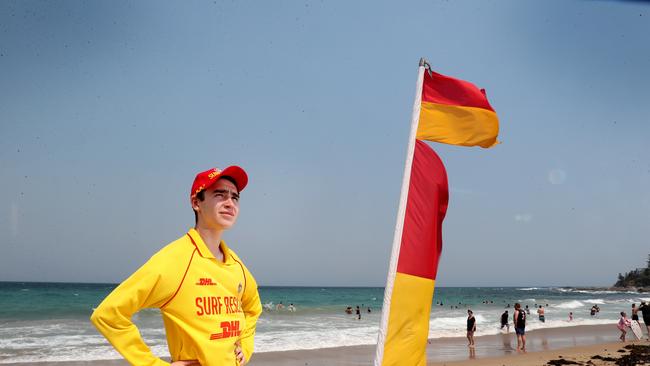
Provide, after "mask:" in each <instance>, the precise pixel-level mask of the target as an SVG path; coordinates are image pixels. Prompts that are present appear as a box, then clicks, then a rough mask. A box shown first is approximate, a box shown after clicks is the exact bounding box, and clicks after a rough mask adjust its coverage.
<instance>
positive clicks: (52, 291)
mask: <svg viewBox="0 0 650 366" xmlns="http://www.w3.org/2000/svg"><path fill="white" fill-rule="evenodd" d="M115 286H116V285H112V284H79V283H18V282H0V363H6V362H31V361H63V360H93V359H113V358H120V356H119V354H117V353H116V352H115V351H114V350H113V349H112V348H111V346H110V345H109V344H108V342H107V341H106V340H105V339H104V338H103V337H102V336H101V335H100V334H99V333H97V331H96V330H95V329H94V328H93V326H92V325H91V324H90V322H89V320H88V318H89V317H90V314H91V313H92V311H93V308H94V307H96V306H97V305H98V304H99V303H100V302H101V300H102V299H103V298H104V297H105V296H106V295H107V294H108V293H109V292H110V291H111V290H112V289H113V288H114V287H115ZM383 292H384V289H383V288H379V287H362V288H340V287H261V288H260V297H261V299H262V303H263V304H267V309H272V310H266V311H265V312H264V313H263V314H262V316H261V317H260V320H259V322H258V328H257V335H256V351H258V352H265V351H278V350H290V349H310V348H323V347H335V346H349V345H358V344H373V343H375V342H376V339H377V330H378V326H379V322H380V317H381V305H382V303H383ZM642 299H644V300H648V301H650V295H649V294H645V295H643V294H637V293H632V292H628V293H621V292H612V291H592V290H580V289H573V288H513V287H478V288H477V287H446V288H444V287H443V288H437V289H436V293H435V296H434V299H433V301H432V309H431V321H430V327H429V336H430V337H431V338H437V337H450V336H462V335H463V329H464V327H465V319H466V309H468V308H471V309H473V310H474V313H475V316H476V318H477V325H478V335H483V334H496V333H497V332H499V327H498V325H499V316H500V315H501V313H503V311H504V310H507V309H508V308H507V307H508V305H510V307H511V306H512V305H514V303H515V302H520V303H522V305H529V307H530V308H531V310H533V312H532V315H531V316H530V317H529V319H530V321H529V325H528V329H536V328H542V327H547V328H548V327H567V326H575V325H581V324H604V323H614V322H616V320H617V319H618V312H620V311H623V310H626V311H627V310H629V308H630V306H631V304H632V303H639V302H640V300H642ZM280 302H282V303H283V304H284V305H285V307H284V309H282V310H277V308H276V305H277V304H278V303H280ZM290 303H293V304H294V306H295V307H296V311H295V312H291V311H288V310H287V307H286V305H289V304H290ZM440 303H442V305H440ZM536 304H542V305H544V306H545V307H546V322H545V323H541V322H539V321H538V320H537V319H536V316H535V313H534V307H535V306H536ZM546 304H548V306H546ZM593 304H598V306H599V307H600V309H601V311H600V313H598V314H597V315H596V316H594V317H592V316H591V315H590V314H589V309H590V308H591V306H592V305H593ZM347 306H351V307H353V308H354V307H356V306H360V307H362V309H363V311H362V313H361V315H362V316H361V320H358V319H357V317H356V316H355V315H349V314H346V313H345V308H346V307H347ZM368 307H369V308H370V310H371V312H370V313H368V311H367V309H368ZM510 309H511V308H510ZM510 311H511V313H510V314H512V310H510ZM569 312H573V314H574V320H573V321H572V322H569V321H568V314H569ZM133 320H134V322H135V323H136V324H137V325H138V328H139V329H140V331H141V334H142V336H143V338H144V339H145V341H146V342H147V344H148V345H149V346H150V347H151V349H152V351H153V352H154V353H156V354H157V355H159V356H166V355H168V353H167V346H166V341H165V334H164V330H163V326H162V320H161V318H160V314H159V312H158V310H156V309H145V310H143V311H141V312H139V313H138V314H136V315H135V316H134V319H133Z"/></svg>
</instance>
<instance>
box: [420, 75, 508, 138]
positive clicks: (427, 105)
mask: <svg viewBox="0 0 650 366" xmlns="http://www.w3.org/2000/svg"><path fill="white" fill-rule="evenodd" d="M498 134H499V118H498V117H497V114H496V112H495V111H494V109H492V106H491V105H490V102H488V100H487V96H486V95H485V90H484V89H479V88H477V87H476V85H474V84H472V83H470V82H467V81H464V80H460V79H454V78H451V77H449V76H444V75H441V74H438V73H435V72H433V71H427V72H425V73H424V81H423V84H422V104H421V108H420V119H419V124H418V129H417V135H416V138H417V139H418V140H428V141H435V142H441V143H444V144H450V145H461V146H481V147H485V148H488V147H492V146H494V145H496V144H498V143H499V142H498V141H497V135H498Z"/></svg>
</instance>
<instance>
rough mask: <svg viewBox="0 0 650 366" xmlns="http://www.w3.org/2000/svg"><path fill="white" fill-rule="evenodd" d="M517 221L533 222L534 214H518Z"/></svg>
mask: <svg viewBox="0 0 650 366" xmlns="http://www.w3.org/2000/svg"><path fill="white" fill-rule="evenodd" d="M515 221H519V222H531V221H533V214H530V213H523V214H516V215H515Z"/></svg>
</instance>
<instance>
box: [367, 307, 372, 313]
mask: <svg viewBox="0 0 650 366" xmlns="http://www.w3.org/2000/svg"><path fill="white" fill-rule="evenodd" d="M371 312H372V310H370V306H368V314H370V313H371Z"/></svg>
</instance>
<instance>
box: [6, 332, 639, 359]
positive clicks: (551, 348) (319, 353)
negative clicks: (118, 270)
mask: <svg viewBox="0 0 650 366" xmlns="http://www.w3.org/2000/svg"><path fill="white" fill-rule="evenodd" d="M618 336H619V332H618V330H617V329H616V326H615V325H614V324H611V325H587V326H576V327H566V328H551V329H540V330H535V331H531V332H528V334H527V335H526V338H527V344H526V348H527V352H526V353H521V352H517V351H516V350H515V347H516V345H517V341H516V338H515V335H514V332H510V333H509V334H499V335H488V336H481V337H476V347H475V349H474V350H471V349H469V348H468V347H467V340H466V339H465V338H464V337H454V338H440V339H433V340H431V341H430V344H429V345H428V347H427V360H428V365H429V366H442V365H455V366H463V365H475V366H483V365H522V366H527V365H545V364H546V363H547V362H548V361H550V360H551V359H558V358H559V357H560V356H562V357H563V358H564V359H571V358H573V359H576V360H577V359H584V360H588V359H590V357H591V356H594V355H602V356H607V355H608V354H609V355H613V356H616V357H618V356H620V355H621V353H619V352H618V350H619V349H621V348H622V347H623V346H625V345H627V344H632V343H634V344H643V345H648V344H650V343H649V342H648V341H647V340H645V341H634V342H632V341H630V340H629V339H630V338H629V337H628V342H626V343H622V342H620V341H618ZM374 354H375V346H374V345H367V346H350V347H336V348H322V349H315V350H299V351H282V352H265V353H257V354H255V355H254V356H253V359H252V361H251V362H250V365H251V366H255V365H260V366H276V365H277V366H280V365H286V366H305V365H308V366H329V365H372V361H373V359H374ZM596 361H598V360H595V361H594V362H595V363H594V364H595V365H607V364H612V363H598V362H596ZM31 364H33V365H37V366H83V365H94V366H118V365H127V363H126V362H125V361H122V360H99V361H74V362H73V361H70V362H39V363H31ZM7 365H16V366H25V365H27V363H17V364H7Z"/></svg>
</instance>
